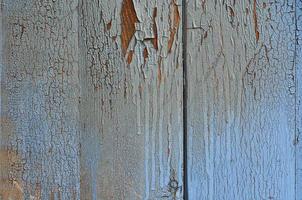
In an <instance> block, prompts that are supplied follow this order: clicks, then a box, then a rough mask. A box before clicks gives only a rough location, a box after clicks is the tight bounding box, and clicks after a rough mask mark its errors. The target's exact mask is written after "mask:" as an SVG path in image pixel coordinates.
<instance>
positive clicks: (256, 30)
mask: <svg viewBox="0 0 302 200" xmlns="http://www.w3.org/2000/svg"><path fill="white" fill-rule="evenodd" d="M253 18H254V28H255V35H256V41H257V42H258V41H259V36H260V34H259V30H258V18H257V0H254V9H253Z"/></svg>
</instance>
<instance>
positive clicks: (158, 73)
mask: <svg viewBox="0 0 302 200" xmlns="http://www.w3.org/2000/svg"><path fill="white" fill-rule="evenodd" d="M161 62H162V57H160V58H159V60H158V68H157V80H158V85H160V84H161V80H162V73H161Z"/></svg>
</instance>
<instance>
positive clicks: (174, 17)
mask: <svg viewBox="0 0 302 200" xmlns="http://www.w3.org/2000/svg"><path fill="white" fill-rule="evenodd" d="M170 16H171V21H172V25H171V26H170V37H169V41H168V53H171V49H172V45H173V42H174V37H175V34H176V31H177V29H178V27H179V23H180V15H179V11H178V7H177V5H176V3H175V1H173V4H172V15H170Z"/></svg>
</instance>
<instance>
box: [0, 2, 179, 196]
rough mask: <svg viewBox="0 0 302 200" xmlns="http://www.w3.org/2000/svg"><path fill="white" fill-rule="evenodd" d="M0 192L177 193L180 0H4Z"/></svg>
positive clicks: (0, 193)
mask: <svg viewBox="0 0 302 200" xmlns="http://www.w3.org/2000/svg"><path fill="white" fill-rule="evenodd" d="M1 6H2V9H1V22H2V24H1V134H0V136H1V151H0V170H1V183H0V195H2V197H1V198H3V199H9V198H11V199H182V193H183V188H182V187H183V183H182V172H183V169H182V164H183V158H182V155H183V151H182V146H183V139H182V137H183V128H182V124H183V117H182V100H183V97H182V91H183V90H182V87H183V84H182V80H183V75H182V71H183V69H182V54H181V52H182V45H181V34H182V32H181V27H182V25H181V2H179V1H176V0H175V1H174V0H169V1H166V0H158V1H152V2H149V1H147V0H146V1H131V0H123V1H122V0H116V1H96V0H91V1H85V0H71V1H70V0H56V1H47V0H42V1H35V0H23V1H21V0H18V1H9V0H5V1H3V2H1Z"/></svg>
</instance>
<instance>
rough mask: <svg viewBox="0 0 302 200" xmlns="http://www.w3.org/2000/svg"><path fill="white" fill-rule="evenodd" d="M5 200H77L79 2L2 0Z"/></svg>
mask: <svg viewBox="0 0 302 200" xmlns="http://www.w3.org/2000/svg"><path fill="white" fill-rule="evenodd" d="M1 6H2V7H1V14H2V16H1V17H2V18H1V20H2V28H1V41H2V45H1V46H2V52H1V160H0V163H1V169H0V170H1V182H0V195H1V196H2V197H1V198H2V199H58V198H61V199H77V198H79V192H78V191H79V187H80V167H79V166H80V160H79V150H80V149H79V144H80V143H79V112H78V96H79V78H78V23H77V12H76V8H77V1H76V0H71V1H67V0H66V1H62V0H61V1H54V2H50V1H31V0H24V1H8V0H7V1H2V4H1Z"/></svg>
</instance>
